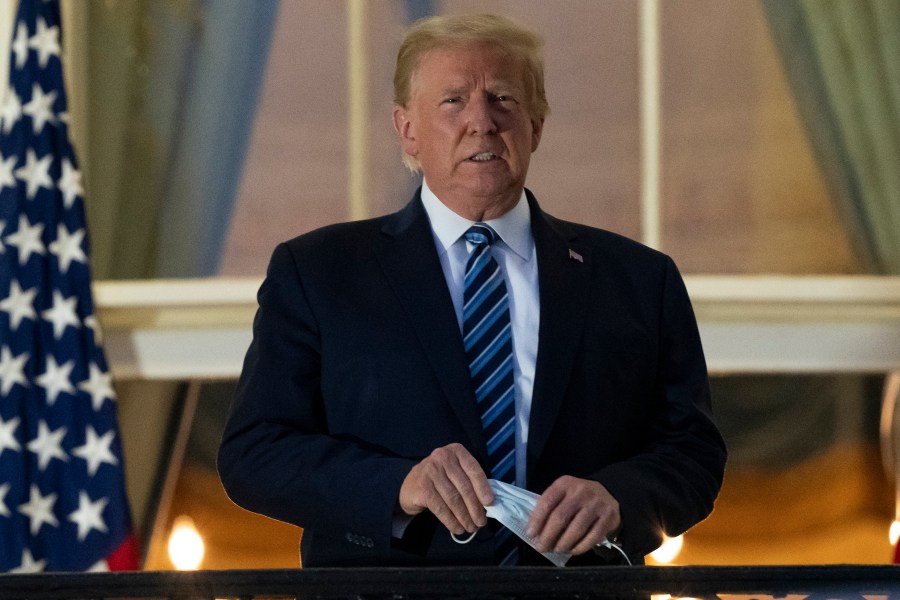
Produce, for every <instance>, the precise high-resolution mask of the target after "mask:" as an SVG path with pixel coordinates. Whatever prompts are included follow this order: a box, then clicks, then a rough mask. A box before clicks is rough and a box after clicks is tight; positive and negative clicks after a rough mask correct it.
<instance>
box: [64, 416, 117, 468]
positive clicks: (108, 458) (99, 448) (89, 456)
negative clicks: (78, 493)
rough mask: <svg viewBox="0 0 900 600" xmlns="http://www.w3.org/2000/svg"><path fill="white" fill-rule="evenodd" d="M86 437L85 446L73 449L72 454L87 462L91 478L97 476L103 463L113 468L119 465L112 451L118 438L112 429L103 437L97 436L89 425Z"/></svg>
mask: <svg viewBox="0 0 900 600" xmlns="http://www.w3.org/2000/svg"><path fill="white" fill-rule="evenodd" d="M85 436H86V439H85V441H84V446H78V447H77V448H74V449H72V454H74V455H75V456H77V457H78V458H82V459H84V460H85V462H87V470H88V474H89V475H90V476H91V477H93V476H94V475H96V474H97V469H99V468H100V465H101V464H103V463H106V464H108V465H113V466H115V465H117V464H119V461H118V459H117V458H116V457H115V455H114V454H113V453H112V450H111V449H110V446H111V445H112V442H113V438H115V436H116V432H115V431H114V430H112V429H110V430H109V431H107V432H106V433H104V434H103V436H102V437H101V436H98V435H97V432H96V431H94V428H93V427H91V426H90V425H88V426H87V429H85Z"/></svg>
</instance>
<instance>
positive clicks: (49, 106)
mask: <svg viewBox="0 0 900 600" xmlns="http://www.w3.org/2000/svg"><path fill="white" fill-rule="evenodd" d="M57 95H58V92H57V91H56V90H53V91H52V92H50V93H49V94H45V93H44V90H42V89H41V86H39V85H38V84H37V83H35V84H33V85H32V86H31V100H29V101H28V103H27V104H25V105H24V106H22V112H23V113H25V114H26V115H28V116H29V117H31V121H32V127H33V129H34V135H38V134H40V133H41V130H42V129H43V128H44V125H46V124H47V123H53V122H55V121H56V118H55V116H54V114H53V103H54V102H56V96H57Z"/></svg>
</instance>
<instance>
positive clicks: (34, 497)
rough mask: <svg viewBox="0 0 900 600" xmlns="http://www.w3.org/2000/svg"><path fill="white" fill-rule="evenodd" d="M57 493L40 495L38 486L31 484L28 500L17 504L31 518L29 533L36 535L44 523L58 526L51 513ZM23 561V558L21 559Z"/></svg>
mask: <svg viewBox="0 0 900 600" xmlns="http://www.w3.org/2000/svg"><path fill="white" fill-rule="evenodd" d="M56 498H57V495H56V494H55V493H54V494H47V495H46V496H41V490H39V489H38V486H36V485H35V484H33V483H32V484H31V497H30V498H29V499H28V502H26V503H25V504H23V505H21V506H19V512H20V513H22V514H23V515H25V516H27V517H28V518H29V519H31V535H37V532H38V531H40V530H41V526H42V525H43V524H44V523H47V524H48V525H52V526H53V527H59V521H57V520H56V517H55V516H54V515H53V505H54V504H56ZM23 562H24V559H23Z"/></svg>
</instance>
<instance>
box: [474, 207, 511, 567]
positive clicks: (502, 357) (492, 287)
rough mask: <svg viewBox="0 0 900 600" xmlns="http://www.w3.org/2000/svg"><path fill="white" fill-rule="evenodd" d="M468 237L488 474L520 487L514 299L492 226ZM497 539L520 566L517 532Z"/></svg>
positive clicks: (505, 556)
mask: <svg viewBox="0 0 900 600" xmlns="http://www.w3.org/2000/svg"><path fill="white" fill-rule="evenodd" d="M465 238H466V241H468V242H470V243H471V244H474V249H473V250H472V252H471V254H470V255H469V260H468V262H467V263H466V275H465V283H464V284H463V342H464V344H465V349H466V358H467V359H468V362H469V372H470V374H471V376H472V383H473V384H474V386H475V400H476V402H477V404H478V409H479V413H480V414H481V426H482V427H483V428H484V432H485V436H486V439H487V446H488V462H489V466H490V474H489V476H490V477H491V478H493V479H497V480H499V481H504V482H507V483H515V480H516V441H515V433H516V421H515V416H516V415H515V392H514V388H513V383H514V382H513V349H512V324H511V322H510V318H509V295H508V293H507V290H506V282H505V281H504V279H503V273H501V271H500V265H498V264H497V261H496V260H494V257H493V256H492V255H491V249H490V246H491V244H492V243H493V242H495V241H497V239H498V236H497V234H496V232H494V230H493V229H491V228H490V227H489V226H488V225H485V224H484V223H476V224H474V225H472V227H470V228H469V229H468V230H467V231H466V233H465ZM496 538H497V539H498V543H497V560H498V562H499V564H501V565H506V564H516V562H517V561H518V549H517V544H516V539H515V536H514V535H513V534H512V532H511V531H510V530H509V529H507V528H505V527H503V528H501V529H500V530H498V532H497V536H496Z"/></svg>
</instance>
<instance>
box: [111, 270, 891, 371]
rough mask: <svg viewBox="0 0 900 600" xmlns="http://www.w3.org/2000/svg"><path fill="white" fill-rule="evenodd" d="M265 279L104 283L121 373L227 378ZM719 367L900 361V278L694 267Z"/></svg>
mask: <svg viewBox="0 0 900 600" xmlns="http://www.w3.org/2000/svg"><path fill="white" fill-rule="evenodd" d="M260 282H261V280H260V279H256V278H254V279H219V278H215V279H178V280H152V281H98V282H96V283H95V284H94V296H95V302H96V304H97V311H98V314H99V316H100V321H101V324H102V327H103V331H104V345H105V348H106V353H107V358H108V360H109V363H110V367H111V369H112V371H113V375H114V376H115V377H116V378H117V379H120V380H127V379H151V380H181V379H231V378H236V377H237V376H238V375H239V374H240V370H241V364H242V361H243V357H244V353H245V352H246V350H247V346H248V345H249V343H250V338H251V331H250V330H251V325H252V322H253V315H254V313H255V311H256V290H257V289H258V287H259V284H260ZM685 282H686V284H687V287H688V292H689V293H690V295H691V300H692V302H693V304H694V310H695V312H696V314H697V319H698V322H699V324H700V333H701V337H702V338H703V345H704V349H705V352H706V358H707V362H708V364H709V368H710V371H711V372H713V373H739V372H740V373H769V372H781V373H800V372H868V373H877V372H887V371H897V370H900V277H869V276H842V277H819V276H800V277H791V276H783V277H780V276H778V277H774V276H773V277H770V276H705V275H703V276H697V275H695V276H688V277H685Z"/></svg>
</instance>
